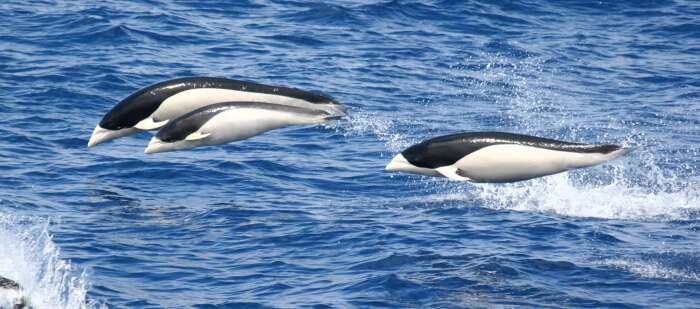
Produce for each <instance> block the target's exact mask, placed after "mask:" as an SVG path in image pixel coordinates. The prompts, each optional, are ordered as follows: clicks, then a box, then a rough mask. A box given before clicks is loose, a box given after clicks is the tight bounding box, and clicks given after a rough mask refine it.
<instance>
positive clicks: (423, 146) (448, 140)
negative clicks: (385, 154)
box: [401, 132, 621, 168]
mask: <svg viewBox="0 0 700 309" xmlns="http://www.w3.org/2000/svg"><path fill="white" fill-rule="evenodd" d="M498 144H516V145H526V146H532V147H538V148H544V149H550V150H559V151H568V152H579V153H610V152H612V151H615V150H618V149H620V148H621V147H620V146H617V145H589V144H578V143H570V142H563V141H558V140H553V139H548V138H541V137H536V136H529V135H522V134H514V133H504V132H466V133H457V134H451V135H445V136H440V137H436V138H432V139H429V140H426V141H423V142H421V143H418V144H415V145H413V146H411V147H408V148H407V149H406V150H404V151H403V152H402V153H401V154H402V155H403V156H404V158H406V160H408V162H410V163H411V164H413V165H415V166H418V167H424V168H437V167H441V166H446V165H451V164H454V163H455V162H457V161H459V160H460V159H461V158H463V157H464V156H466V155H469V154H470V153H472V152H474V151H477V150H479V149H481V148H484V147H487V146H492V145H498Z"/></svg>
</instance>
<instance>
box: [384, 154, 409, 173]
mask: <svg viewBox="0 0 700 309" xmlns="http://www.w3.org/2000/svg"><path fill="white" fill-rule="evenodd" d="M411 167H414V166H413V165H412V164H411V163H408V160H406V158H404V157H403V155H402V154H397V155H396V156H395V157H394V158H393V159H392V160H391V162H389V164H387V166H386V168H385V170H386V171H387V172H399V171H404V170H406V169H410V168H411Z"/></svg>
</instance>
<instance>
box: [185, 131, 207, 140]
mask: <svg viewBox="0 0 700 309" xmlns="http://www.w3.org/2000/svg"><path fill="white" fill-rule="evenodd" d="M209 135H211V133H202V132H200V131H197V132H194V133H192V134H190V135H187V137H185V140H186V141H197V140H200V139H205V138H207V136H209Z"/></svg>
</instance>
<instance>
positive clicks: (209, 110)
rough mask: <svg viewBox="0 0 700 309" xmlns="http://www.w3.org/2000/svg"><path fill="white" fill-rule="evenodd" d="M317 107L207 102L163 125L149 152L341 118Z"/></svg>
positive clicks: (244, 137) (228, 140)
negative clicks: (209, 103)
mask: <svg viewBox="0 0 700 309" xmlns="http://www.w3.org/2000/svg"><path fill="white" fill-rule="evenodd" d="M340 117H341V114H333V113H328V112H325V111H321V110H317V109H307V108H301V107H296V106H287V105H279V104H269V103H260V102H223V103H217V104H212V105H209V106H205V107H202V108H199V109H196V110H194V111H192V112H189V113H187V114H185V115H182V116H180V117H178V118H175V119H173V120H172V121H170V122H169V123H168V124H167V125H165V126H163V127H162V128H161V129H160V130H158V133H156V136H154V137H153V138H152V139H151V141H150V142H149V143H148V147H146V150H145V151H144V152H145V153H157V152H166V151H177V150H185V149H191V148H195V147H201V146H212V145H221V144H225V143H230V142H235V141H239V140H243V139H246V138H249V137H253V136H255V135H258V134H261V133H264V132H267V131H270V130H274V129H278V128H283V127H286V126H291V125H315V124H320V123H324V122H326V121H330V120H334V119H338V118H340Z"/></svg>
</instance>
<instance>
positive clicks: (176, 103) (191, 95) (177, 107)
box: [151, 88, 327, 120]
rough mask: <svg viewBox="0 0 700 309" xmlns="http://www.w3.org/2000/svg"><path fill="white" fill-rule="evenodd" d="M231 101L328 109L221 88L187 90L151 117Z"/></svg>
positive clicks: (172, 97)
mask: <svg viewBox="0 0 700 309" xmlns="http://www.w3.org/2000/svg"><path fill="white" fill-rule="evenodd" d="M229 101H248V102H266V103H273V104H280V105H288V106H297V107H303V108H308V109H316V110H323V108H327V104H315V103H311V102H308V101H305V100H301V99H297V98H292V97H287V96H283V95H275V94H267V93H257V92H247V91H239V90H231V89H219V88H197V89H190V90H185V91H183V92H180V93H178V94H175V95H173V96H171V97H169V98H167V99H166V100H165V101H163V103H161V104H160V106H159V107H158V109H156V111H155V112H153V114H152V115H151V116H152V117H155V118H156V119H159V120H164V119H174V118H176V117H180V116H182V115H184V114H186V113H188V112H191V111H193V110H195V109H198V108H201V107H205V106H208V105H211V104H215V103H222V102H229Z"/></svg>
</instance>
